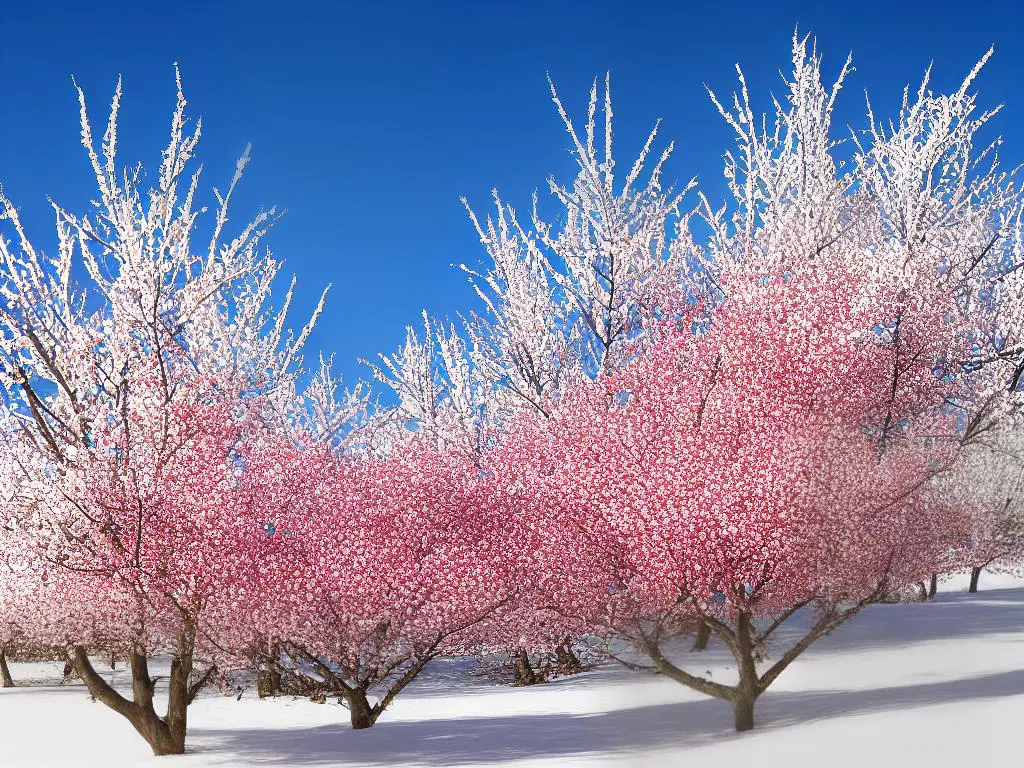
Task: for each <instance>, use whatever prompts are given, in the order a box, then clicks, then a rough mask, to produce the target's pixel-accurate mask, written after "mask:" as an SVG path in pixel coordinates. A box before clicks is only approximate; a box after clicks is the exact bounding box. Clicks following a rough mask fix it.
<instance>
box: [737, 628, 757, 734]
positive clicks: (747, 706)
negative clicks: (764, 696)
mask: <svg viewBox="0 0 1024 768" xmlns="http://www.w3.org/2000/svg"><path fill="white" fill-rule="evenodd" d="M734 655H735V657H736V662H737V666H738V668H739V669H738V671H739V677H740V679H739V683H738V684H737V685H736V689H735V691H734V693H733V697H732V710H733V715H734V717H735V725H736V730H737V731H750V730H753V728H754V703H755V702H756V701H757V697H758V695H759V694H760V689H759V687H758V677H757V665H756V663H755V662H754V642H753V625H752V623H751V620H750V614H748V613H746V612H745V611H740V613H739V615H738V616H737V617H736V648H735V649H734Z"/></svg>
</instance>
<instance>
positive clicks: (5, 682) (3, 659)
mask: <svg viewBox="0 0 1024 768" xmlns="http://www.w3.org/2000/svg"><path fill="white" fill-rule="evenodd" d="M13 687H14V678H13V677H11V668H10V667H8V666H7V649H6V648H0V688H13Z"/></svg>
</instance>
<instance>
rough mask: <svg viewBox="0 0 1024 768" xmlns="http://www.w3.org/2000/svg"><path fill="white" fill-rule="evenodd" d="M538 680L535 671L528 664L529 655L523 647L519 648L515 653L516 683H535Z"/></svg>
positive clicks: (522, 684)
mask: <svg viewBox="0 0 1024 768" xmlns="http://www.w3.org/2000/svg"><path fill="white" fill-rule="evenodd" d="M539 682H540V678H539V677H538V676H537V673H536V672H534V671H533V667H532V666H531V665H530V656H529V654H528V653H527V652H526V649H525V648H521V649H520V650H519V653H518V654H516V685H518V686H524V685H535V684H536V683H539Z"/></svg>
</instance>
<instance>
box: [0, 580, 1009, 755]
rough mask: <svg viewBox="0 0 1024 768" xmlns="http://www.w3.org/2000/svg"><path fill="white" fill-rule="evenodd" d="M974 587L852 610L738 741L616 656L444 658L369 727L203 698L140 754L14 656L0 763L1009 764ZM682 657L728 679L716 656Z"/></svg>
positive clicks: (996, 680) (997, 622)
mask: <svg viewBox="0 0 1024 768" xmlns="http://www.w3.org/2000/svg"><path fill="white" fill-rule="evenodd" d="M944 586H945V587H946V589H947V590H955V589H957V588H962V586H963V584H962V580H960V579H957V580H955V581H954V582H953V583H952V584H948V585H944ZM982 589H983V591H982V592H980V593H978V594H976V595H967V594H964V593H958V592H955V591H946V592H943V593H941V594H940V596H939V598H938V599H937V600H936V601H934V602H929V603H922V604H906V605H886V606H874V607H872V608H870V609H868V610H866V611H865V612H864V613H863V614H862V615H861V616H858V617H856V618H855V619H854V620H853V621H852V622H850V623H849V624H848V625H846V626H844V627H842V628H840V629H839V630H838V631H837V632H836V633H835V635H833V636H832V637H828V638H825V639H824V640H822V641H820V642H819V643H818V644H817V645H816V646H815V647H814V648H812V649H811V650H810V651H809V652H808V653H807V654H805V655H804V656H803V657H802V658H801V659H800V660H799V661H797V662H796V663H795V664H794V665H793V666H792V667H791V668H790V669H789V670H787V671H786V673H785V674H784V675H783V676H782V677H780V678H779V680H778V681H777V683H776V684H775V685H774V686H773V687H772V689H771V690H770V691H769V692H768V693H767V694H766V695H765V696H764V697H763V698H762V699H761V701H760V702H759V703H758V707H757V711H756V717H757V729H756V730H755V731H754V732H752V733H748V734H742V735H737V734H736V733H734V732H733V731H732V729H731V720H732V716H731V712H730V710H729V708H728V706H727V705H725V704H723V703H722V702H718V701H714V700H710V699H707V698H704V697H702V696H700V695H698V694H695V693H692V692H690V691H689V690H687V689H685V688H683V687H682V686H680V685H678V684H677V683H673V682H671V681H668V680H664V679H660V678H657V677H652V676H649V675H645V674H642V673H637V672H630V671H628V670H626V669H624V668H621V667H619V666H617V665H615V666H613V665H607V666H604V667H601V668H599V669H596V670H594V671H592V672H588V673H585V674H583V675H580V676H577V677H575V678H567V679H563V680H558V681H555V682H553V683H550V684H547V685H543V686H538V687H535V688H528V689H514V688H508V687H503V686H498V685H495V684H493V683H491V682H489V681H488V680H487V679H485V678H483V677H481V676H475V675H472V674H470V673H469V672H470V667H471V665H468V664H467V662H464V661H447V662H445V661H442V662H438V663H437V664H436V666H435V668H434V669H433V670H431V672H430V673H429V674H428V675H427V676H426V677H425V678H424V679H423V680H421V681H418V682H417V683H416V684H414V686H412V687H411V688H410V689H409V690H408V691H407V692H406V693H403V694H402V696H400V697H399V698H398V700H397V701H396V702H395V704H394V705H393V706H392V708H391V709H390V710H389V711H388V712H387V713H386V714H385V715H384V717H383V718H382V719H381V721H380V722H379V723H378V725H377V726H375V727H374V728H372V729H370V730H367V731H359V732H354V731H351V730H350V729H349V728H348V725H347V723H346V716H347V712H346V711H345V710H343V709H342V708H341V707H340V706H338V705H336V704H323V705H321V704H314V703H311V702H309V701H306V700H302V699H278V700H272V701H271V700H268V701H259V700H257V699H256V698H255V696H254V695H252V694H251V693H250V692H247V693H246V694H244V695H243V697H242V698H241V700H237V701H236V700H235V698H234V697H224V696H220V695H217V694H215V693H212V692H211V693H209V694H207V695H204V696H203V697H202V698H200V699H199V700H198V701H197V702H196V703H195V705H194V706H193V707H192V708H191V709H190V714H189V718H190V736H189V754H187V755H185V756H183V757H174V758H154V757H152V756H151V755H150V754H149V752H148V747H147V746H146V745H145V743H144V742H143V741H142V740H141V739H140V738H139V737H138V736H136V734H135V733H134V731H133V730H132V729H131V726H129V725H128V723H127V722H126V721H124V720H123V719H121V718H120V717H118V716H117V715H115V714H114V713H113V712H111V711H109V710H108V709H106V708H105V707H104V706H103V705H101V704H97V703H92V702H90V700H89V697H88V695H87V694H86V692H85V689H84V688H83V687H82V686H81V685H67V686H56V685H53V684H52V682H53V681H54V680H55V679H57V678H58V677H59V669H58V666H59V665H56V664H13V665H12V672H13V674H14V675H15V676H16V677H17V678H19V680H20V681H22V682H24V681H29V682H30V684H28V685H26V686H25V687H21V688H15V689H9V690H0V766H4V768H38V767H43V768H49V767H50V766H54V767H56V768H64V767H65V766H66V767H67V768H123V767H124V766H138V765H163V766H167V765H174V766H180V768H213V767H217V768H232V767H238V766H268V767H275V768H283V767H284V766H399V765H419V766H460V767H464V768H468V767H469V766H483V765H488V766H496V765H500V766H508V767H509V768H511V767H512V766H527V765H529V766H590V765H593V766H682V765H715V766H733V765H735V766H742V765H749V764H752V763H755V762H756V764H757V765H758V766H763V767H764V768H775V767H776V766H779V767H780V768H781V767H782V766H786V768H792V767H793V766H826V767H829V768H844V767H846V766H849V767H850V768H854V767H856V768H863V766H870V768H880V767H881V766H928V768H941V767H942V766H956V767H957V768H962V766H964V765H976V766H980V765H986V764H998V765H1018V764H1020V760H1021V754H1022V747H1021V728H1022V727H1024V588H1022V587H1021V582H1019V581H1016V582H1014V581H1013V580H1012V579H1008V578H1006V577H1002V578H1001V577H998V576H983V578H982ZM691 658H692V659H693V661H694V663H697V664H699V666H700V671H701V672H704V671H706V670H707V671H710V672H711V674H712V675H713V676H714V677H716V678H717V677H719V676H722V677H725V676H727V675H729V674H730V671H731V670H730V669H728V667H729V666H730V665H729V659H728V658H727V657H726V656H725V655H723V654H722V653H721V652H720V651H719V650H715V649H713V648H712V649H709V650H708V651H707V652H705V653H703V654H700V655H697V654H693V655H692V656H691ZM689 660H690V659H688V661H689ZM121 668H122V669H123V665H121ZM121 682H127V681H126V680H125V678H124V672H123V671H118V672H116V673H115V683H116V684H117V683H121Z"/></svg>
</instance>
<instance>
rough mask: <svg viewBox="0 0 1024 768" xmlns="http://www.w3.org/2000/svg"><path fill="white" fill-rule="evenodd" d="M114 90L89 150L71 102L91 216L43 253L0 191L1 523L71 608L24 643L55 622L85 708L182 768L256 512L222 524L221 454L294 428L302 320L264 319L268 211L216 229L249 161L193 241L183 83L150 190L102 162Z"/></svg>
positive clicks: (231, 506) (113, 159)
mask: <svg viewBox="0 0 1024 768" xmlns="http://www.w3.org/2000/svg"><path fill="white" fill-rule="evenodd" d="M120 95H121V91H120V86H118V89H117V91H116V92H115V96H114V101H113V105H112V108H111V113H110V118H109V121H108V123H107V127H106V130H105V132H104V135H103V139H102V142H101V146H100V147H99V148H97V147H96V146H95V144H94V141H93V134H92V128H91V125H90V122H89V120H88V118H87V115H86V108H85V98H84V95H83V94H82V93H81V92H79V97H80V103H81V113H82V140H83V145H84V146H85V148H86V152H87V155H88V158H89V161H90V164H91V166H92V169H93V171H94V173H95V177H96V182H97V186H98V190H99V196H98V202H97V204H96V207H95V209H94V211H93V213H92V214H91V215H89V216H78V215H76V214H74V213H72V212H71V211H69V210H68V209H65V208H63V207H60V206H55V214H56V231H57V248H56V255H55V256H54V257H53V258H48V257H45V256H44V255H43V254H42V252H41V251H40V250H39V249H38V248H37V247H36V246H35V245H34V244H33V243H32V242H31V240H30V239H29V237H28V235H27V233H26V231H25V229H24V227H23V226H22V224H21V222H20V219H19V216H18V212H17V209H16V208H15V207H14V205H13V204H12V203H11V202H10V201H9V200H7V199H6V198H3V197H0V211H2V215H3V218H4V219H6V221H7V223H8V224H9V225H10V227H11V230H12V231H13V234H14V240H13V242H11V241H8V240H7V239H6V238H4V239H0V327H2V329H3V334H2V337H3V338H2V341H0V356H2V359H3V367H4V374H5V375H4V378H3V395H4V397H3V418H2V434H3V438H4V441H5V446H6V450H5V455H7V456H8V457H9V458H10V460H11V464H10V466H9V467H8V469H10V474H11V476H12V483H13V488H14V491H13V494H12V496H11V498H10V499H9V500H8V501H9V503H6V504H5V505H4V510H3V512H4V522H5V523H8V524H9V525H8V528H9V529H10V530H11V531H12V534H11V535H13V536H16V537H17V544H16V546H18V547H20V548H21V550H22V551H24V552H26V553H29V555H30V556H31V559H32V560H34V561H36V562H35V563H34V566H33V567H38V568H40V569H45V570H46V571H48V572H52V573H55V574H58V578H59V579H60V581H61V582H62V583H63V582H64V581H65V580H66V581H67V582H69V583H71V584H72V585H73V587H72V589H73V590H74V594H75V595H76V596H80V600H79V601H78V603H79V605H80V606H82V608H80V609H79V608H75V609H74V610H71V609H70V608H69V605H68V604H67V601H57V600H51V601H49V603H47V606H46V607H47V610H46V611H42V613H44V614H45V616H44V619H46V621H44V622H43V623H41V624H38V625H37V626H32V627H29V629H28V631H29V632H30V633H35V632H37V631H38V632H42V633H43V634H45V631H44V630H45V629H46V628H47V627H49V628H50V629H52V628H53V627H55V626H59V628H60V632H57V633H55V634H54V635H53V636H52V637H51V638H50V642H52V643H53V644H55V645H60V644H63V645H65V647H68V648H70V650H71V654H72V656H73V659H74V664H75V666H76V668H77V671H78V673H79V674H80V675H81V677H82V678H83V680H84V681H85V683H86V685H87V686H88V687H89V689H90V691H91V692H92V694H93V695H94V696H96V698H97V699H98V700H100V701H102V702H103V703H104V704H106V705H107V706H109V707H110V708H112V709H113V710H115V711H116V712H118V713H119V714H121V715H123V716H124V717H126V718H127V719H128V720H129V721H130V722H131V723H132V724H133V726H134V727H135V728H136V730H138V731H139V733H140V734H141V735H142V736H143V737H144V738H145V739H146V740H147V741H148V742H149V744H150V745H151V747H152V748H153V751H154V753H155V754H179V753H181V752H182V751H183V750H184V745H185V736H186V729H187V707H188V705H189V704H190V703H191V701H192V700H193V699H194V698H195V696H196V695H197V693H198V691H199V689H200V688H201V687H202V686H203V685H204V684H205V683H206V682H207V681H208V680H209V679H210V677H211V675H212V674H213V665H214V663H215V662H216V661H218V660H228V659H230V658H231V656H232V654H233V653H234V651H235V650H236V649H234V648H232V647H229V646H227V645H225V644H223V643H222V642H221V641H220V640H219V637H220V636H221V635H222V634H223V633H224V632H225V631H226V629H227V626H228V625H229V624H230V623H231V622H233V621H234V619H233V616H232V613H231V611H230V610H229V609H228V607H227V606H226V605H225V604H224V603H222V602H219V600H220V598H221V597H222V596H223V595H226V594H230V589H229V585H234V584H237V583H239V582H240V581H242V580H244V578H245V576H246V574H247V573H248V569H249V567H250V563H251V559H252V557H254V556H255V554H254V550H253V547H257V546H259V545H261V544H262V540H263V539H264V538H265V536H264V534H263V531H262V529H261V528H260V524H261V522H262V519H263V518H262V517H261V516H258V515H254V516H252V517H249V518H245V517H243V516H241V515H239V513H238V512H237V509H238V505H237V503H236V501H235V500H234V499H233V494H234V493H236V491H237V488H238V478H237V473H238V471H239V467H238V466H237V459H236V456H237V452H238V450H239V448H240V446H241V444H242V443H244V442H245V441H246V440H247V439H250V436H251V435H255V434H259V433H261V432H266V431H271V432H278V431H288V430H290V429H292V428H293V423H294V422H295V421H296V419H297V417H296V415H295V409H296V407H297V405H296V404H297V403H300V402H302V398H301V396H300V393H299V392H298V391H297V387H296V376H297V373H298V371H299V370H300V365H301V359H300V356H299V352H300V349H301V347H302V344H303V342H304V340H305V337H306V334H307V333H308V330H309V327H310V326H307V327H306V329H305V330H304V331H303V332H302V333H300V334H299V335H298V336H297V337H296V336H293V335H292V334H290V333H287V332H286V331H285V327H284V323H285V319H284V318H285V310H286V309H287V305H288V303H289V301H290V297H291V293H290V292H289V293H288V294H287V295H286V298H285V302H284V304H285V306H284V309H283V310H282V311H280V312H275V311H273V310H272V309H271V308H270V307H269V303H268V302H269V299H270V294H271V285H272V283H273V282H274V279H275V277H276V276H277V274H278V272H279V268H280V265H279V264H278V263H277V262H275V261H274V260H273V259H272V258H270V256H269V254H268V253H266V251H265V250H264V249H263V247H262V241H263V238H264V235H265V233H266V231H267V228H268V227H269V226H270V225H271V224H272V222H273V219H274V214H273V211H271V212H269V213H261V214H259V215H258V216H257V217H256V218H255V219H254V220H252V221H251V222H249V223H248V224H246V225H244V226H243V227H242V228H241V230H240V231H238V232H236V233H233V234H231V235H230V236H229V235H228V234H227V232H226V225H227V221H228V206H229V203H230V200H231V197H232V194H233V190H234V188H235V186H236V184H237V183H238V181H239V179H240V177H241V174H242V171H243V169H244V167H245V165H246V164H247V162H248V160H249V157H248V153H246V155H245V156H243V158H242V159H241V160H240V161H239V163H238V166H237V170H236V173H235V175H234V178H233V179H232V181H231V184H230V186H229V187H228V189H227V191H226V192H225V193H221V192H219V191H217V190H214V198H215V201H216V206H215V209H214V210H215V212H214V215H213V219H212V221H211V222H209V239H208V240H205V241H204V242H202V243H200V242H198V235H197V228H198V226H199V220H200V214H201V213H202V211H203V210H205V209H204V208H202V207H201V204H200V202H199V199H198V198H199V194H200V192H199V189H200V188H199V175H198V172H193V171H191V170H190V166H191V163H192V160H193V157H194V154H195V150H196V145H197V142H198V139H199V128H198V126H197V127H196V129H195V131H193V132H189V130H188V120H187V118H186V117H185V99H184V96H183V95H182V93H181V89H180V82H179V91H178V101H177V105H176V107H175V110H174V113H173V116H172V120H171V137H170V143H169V145H168V147H167V148H166V150H164V152H163V153H162V162H161V165H160V168H159V173H158V174H157V177H156V178H157V183H156V185H155V186H154V187H153V188H152V189H145V188H143V187H142V182H141V178H142V175H141V174H140V173H139V172H138V171H132V172H121V171H120V170H119V169H118V167H117V166H118V159H117V138H118V131H117V119H118V111H119V102H120ZM316 311H317V313H318V312H319V308H318V309H317V310H316ZM314 319H315V318H314ZM314 416H315V414H313V413H310V414H309V417H310V418H313V417H314ZM5 471H6V470H5ZM29 612H30V611H29ZM5 618H6V617H5ZM10 618H13V619H15V620H16V621H17V622H19V623H20V624H22V625H24V624H32V623H33V622H31V621H27V620H28V619H30V618H31V616H29V615H26V616H19V615H13V616H11V617H10ZM54 619H56V620H54ZM72 629H73V630H74V632H73V633H72V631H71V630H72ZM100 649H103V650H111V649H114V650H116V651H117V652H118V653H119V654H120V655H123V656H124V657H127V658H128V659H129V661H130V663H131V670H132V681H133V686H132V693H131V696H130V697H127V696H125V695H123V694H122V693H120V692H119V691H117V690H115V689H113V688H112V687H111V686H110V685H108V684H107V683H106V682H105V680H104V679H103V678H102V677H101V676H100V675H99V674H98V673H97V672H96V670H95V669H94V667H93V665H92V662H91V660H90V657H89V652H90V651H95V650H100ZM154 654H169V655H170V656H171V674H170V678H169V681H168V709H167V712H166V714H164V715H158V714H157V712H156V711H155V709H154V685H155V684H154V681H153V679H152V678H151V676H150V674H149V669H148V657H150V656H152V655H154ZM201 662H203V663H201Z"/></svg>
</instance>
